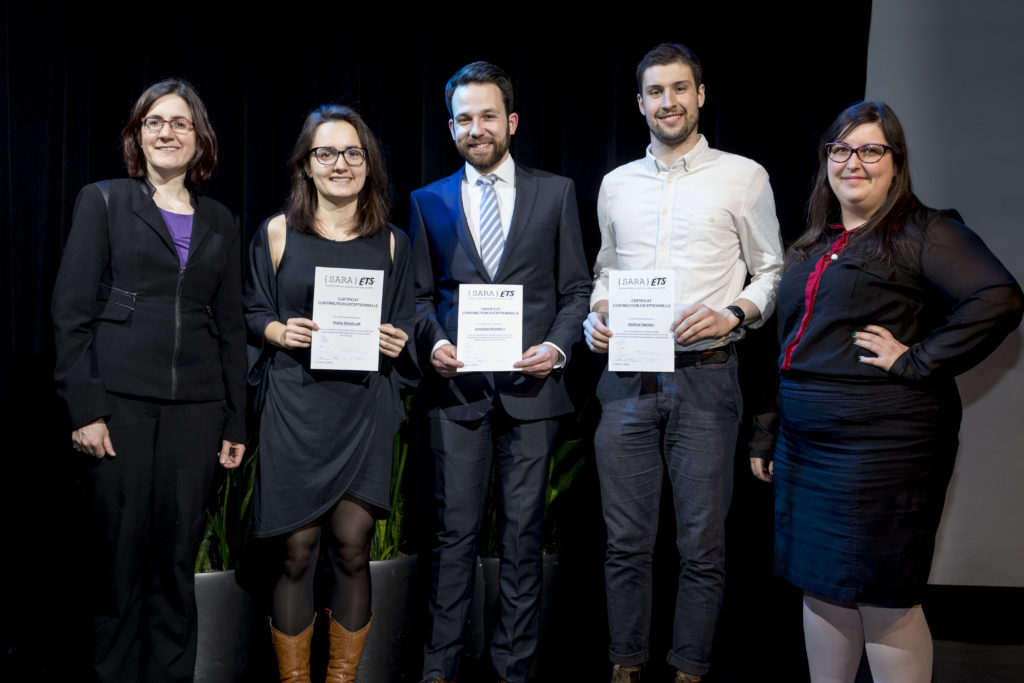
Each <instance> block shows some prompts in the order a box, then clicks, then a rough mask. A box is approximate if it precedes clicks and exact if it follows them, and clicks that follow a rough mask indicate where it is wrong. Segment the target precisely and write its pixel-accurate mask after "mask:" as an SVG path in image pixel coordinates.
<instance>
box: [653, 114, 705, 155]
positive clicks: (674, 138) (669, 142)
mask: <svg viewBox="0 0 1024 683" xmlns="http://www.w3.org/2000/svg"><path fill="white" fill-rule="evenodd" d="M683 120H684V121H685V122H686V123H687V124H688V125H684V126H683V127H682V128H680V129H679V132H677V133H675V134H674V135H668V134H667V133H666V132H665V129H664V128H663V127H661V126H660V125H659V126H657V127H655V128H651V134H652V135H654V137H656V138H658V142H660V143H661V144H663V145H665V146H666V147H669V148H672V147H676V146H677V145H680V144H682V143H683V142H685V141H686V140H687V139H688V138H689V137H690V136H691V135H693V133H694V132H695V131H696V130H697V120H696V119H694V121H693V123H692V124H690V121H689V119H687V118H686V114H683Z"/></svg>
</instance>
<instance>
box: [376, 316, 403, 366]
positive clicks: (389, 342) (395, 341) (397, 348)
mask: <svg viewBox="0 0 1024 683" xmlns="http://www.w3.org/2000/svg"><path fill="white" fill-rule="evenodd" d="M407 341H409V335H407V334H406V333H405V331H404V330H402V329H401V328H399V327H395V326H394V325H392V324H390V323H384V324H383V325H381V326H380V352H381V353H383V354H384V355H385V356H387V357H388V358H398V354H400V353H401V352H402V349H404V348H405V343H406V342H407Z"/></svg>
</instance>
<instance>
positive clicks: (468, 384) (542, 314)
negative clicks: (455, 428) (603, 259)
mask: <svg viewBox="0 0 1024 683" xmlns="http://www.w3.org/2000/svg"><path fill="white" fill-rule="evenodd" d="M515 169H516V195H515V206H514V208H513V213H512V224H511V226H510V228H509V233H508V238H507V239H506V241H505V250H504V252H503V254H502V259H501V265H500V266H499V268H498V272H497V274H496V275H495V277H494V278H493V279H492V278H491V277H489V276H488V274H487V270H486V269H485V268H484V265H483V262H482V261H481V260H480V255H479V253H478V251H477V248H476V245H475V244H474V243H473V237H472V235H471V234H470V232H469V225H468V223H467V222H466V215H465V211H464V209H463V206H462V177H463V174H464V169H460V170H459V171H458V172H457V173H455V174H454V175H451V176H449V177H447V178H443V179H442V180H438V181H437V182H435V183H431V184H430V185H427V186H426V187H424V188H421V189H419V190H416V191H415V192H413V193H412V196H411V197H410V209H409V236H410V238H411V239H412V245H413V262H414V268H415V283H416V285H415V286H416V345H417V349H418V350H419V351H420V353H421V354H422V361H423V363H424V367H427V368H429V367H430V356H431V354H432V352H433V349H434V345H435V344H436V343H437V342H438V341H440V340H442V339H448V340H449V341H451V343H452V344H458V335H459V330H458V325H459V285H461V284H474V283H475V284H512V285H523V350H524V351H525V350H526V349H528V348H530V347H531V346H534V345H536V344H540V343H542V342H546V341H547V342H551V343H553V344H556V345H557V346H558V347H559V348H560V349H562V351H563V352H564V353H565V354H566V362H568V360H569V358H568V356H569V354H570V349H571V348H572V345H573V343H574V342H575V341H576V340H577V339H578V338H579V337H580V334H581V327H580V326H581V324H582V322H583V319H584V318H585V317H586V315H587V311H588V308H589V297H590V287H591V278H590V273H589V271H588V268H587V263H586V257H585V256H584V253H583V243H582V239H581V237H580V226H579V211H578V208H577V206H576V191H575V188H574V186H573V182H572V180H570V179H569V178H563V177H561V176H557V175H553V174H550V173H546V172H544V171H537V170H534V169H530V168H527V167H525V166H522V165H520V164H516V165H515ZM426 374H427V375H428V377H429V378H430V380H429V381H428V382H427V383H426V384H425V386H424V387H423V389H424V391H423V395H424V396H425V397H426V401H427V404H428V409H429V411H430V414H431V415H432V416H441V415H443V416H444V417H447V418H449V419H454V420H473V419H478V418H480V417H483V416H484V415H485V414H486V413H487V411H488V410H490V408H491V406H492V404H493V402H494V401H495V400H500V401H501V405H502V407H503V408H504V409H505V412H507V413H508V414H509V415H510V416H511V417H513V418H516V419H519V420H537V419H543V418H549V417H555V416H557V415H562V414H565V413H568V412H572V410H573V406H572V402H571V401H570V400H569V396H568V394H567V393H566V391H565V387H564V386H563V385H562V373H561V371H559V370H556V371H554V372H552V373H551V374H550V375H548V376H547V377H545V378H543V379H537V378H535V377H531V376H530V375H526V374H524V373H520V372H496V373H492V372H469V373H465V374H463V375H459V376H457V377H455V378H453V379H445V378H442V377H440V376H439V375H438V374H437V373H436V372H433V371H432V370H428V371H427V373H426Z"/></svg>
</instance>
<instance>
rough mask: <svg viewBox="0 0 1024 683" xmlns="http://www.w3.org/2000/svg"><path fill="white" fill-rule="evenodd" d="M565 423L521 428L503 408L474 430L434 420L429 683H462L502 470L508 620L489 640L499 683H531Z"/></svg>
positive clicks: (503, 599)
mask: <svg viewBox="0 0 1024 683" xmlns="http://www.w3.org/2000/svg"><path fill="white" fill-rule="evenodd" d="M557 431H558V421H557V420H554V419H549V420H534V421H529V422H521V421H519V420H515V419H513V418H511V417H509V416H508V415H506V414H504V412H503V411H502V410H501V409H500V408H495V409H493V410H492V411H491V412H490V413H489V414H488V415H487V416H485V417H484V418H482V419H480V420H476V421H471V422H458V421H454V420H447V419H444V418H433V419H432V420H431V431H430V442H431V449H432V451H433V454H434V468H435V469H434V497H435V504H436V506H437V515H438V520H437V528H438V531H437V540H436V543H435V547H434V552H433V575H432V584H431V595H430V627H429V631H428V633H427V642H426V645H425V646H424V660H423V677H424V678H426V679H432V678H442V679H444V680H449V681H450V680H456V679H457V678H458V676H459V658H460V655H461V653H462V650H463V643H462V635H463V630H464V629H465V626H466V620H467V619H468V617H469V607H470V601H471V600H472V597H473V580H474V574H475V571H476V554H477V537H478V535H479V532H480V527H481V524H482V522H483V517H484V513H485V511H486V507H487V506H486V504H487V492H488V485H489V483H490V473H491V465H492V462H494V461H495V459H496V461H497V475H496V489H497V490H496V493H497V495H498V533H499V537H500V539H501V562H500V565H499V570H498V571H499V606H500V615H499V618H498V623H497V625H496V627H495V632H494V635H493V637H492V639H491V651H490V656H491V663H492V665H493V666H494V669H495V671H496V672H497V674H498V677H499V678H501V679H503V680H507V681H510V683H519V682H520V681H525V680H526V677H527V674H528V673H529V670H530V663H531V660H532V658H533V655H534V652H535V651H536V649H537V636H538V630H539V625H540V593H541V572H542V563H543V555H542V545H543V535H544V503H545V495H546V490H547V477H548V462H549V458H550V454H551V449H552V447H553V445H554V441H555V436H556V434H557Z"/></svg>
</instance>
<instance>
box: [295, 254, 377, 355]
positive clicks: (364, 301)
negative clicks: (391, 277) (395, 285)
mask: <svg viewBox="0 0 1024 683" xmlns="http://www.w3.org/2000/svg"><path fill="white" fill-rule="evenodd" d="M383 295H384V271H382V270H361V269H357V268H323V267H319V266H318V267H317V269H316V284H315V285H314V287H313V321H314V322H316V324H317V325H318V326H319V327H320V329H319V330H318V331H315V332H313V345H312V347H311V349H310V362H309V366H310V368H312V369H314V370H377V369H378V368H379V367H380V329H379V328H380V317H381V301H382V300H383Z"/></svg>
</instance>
